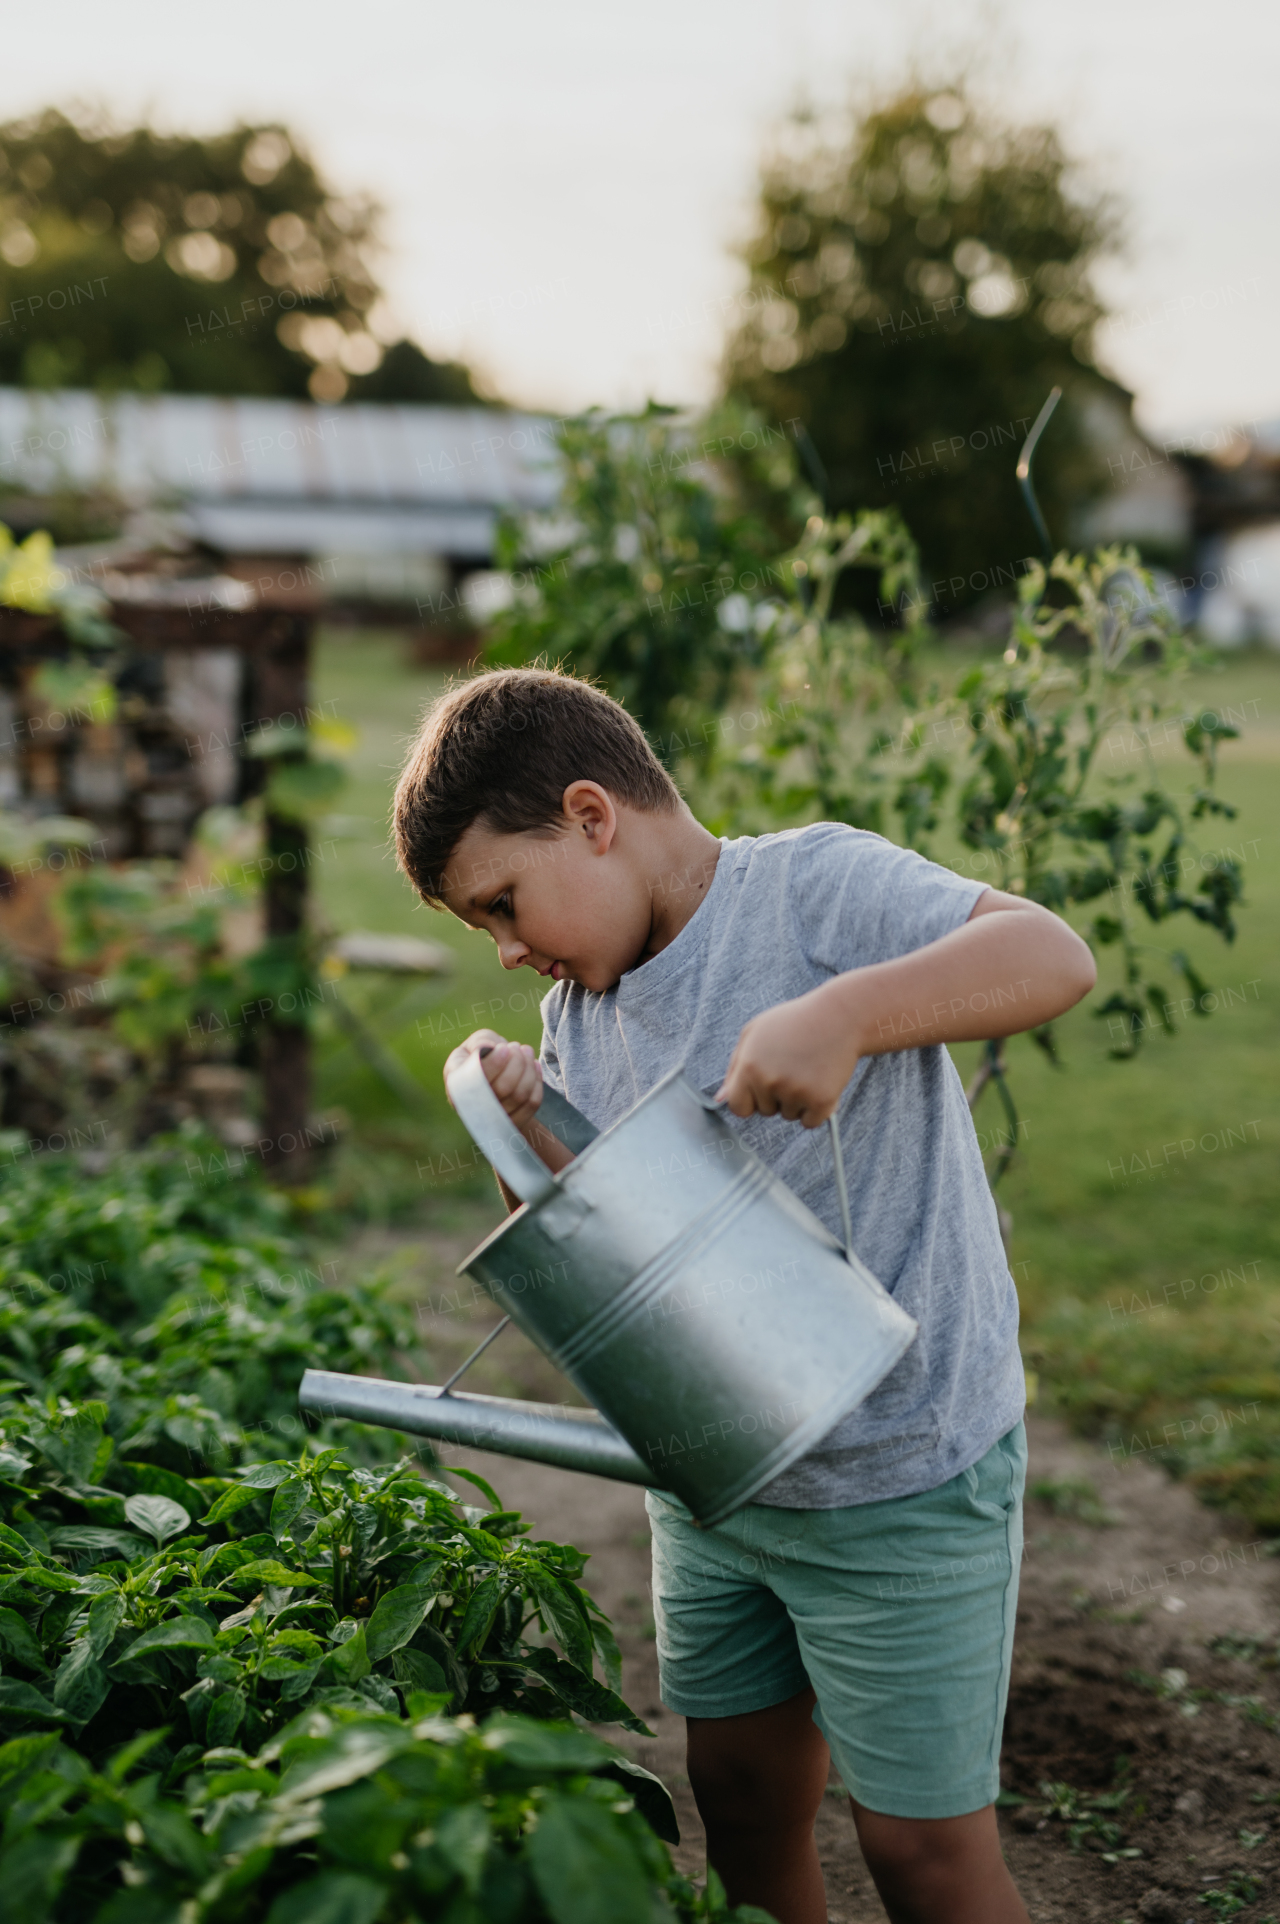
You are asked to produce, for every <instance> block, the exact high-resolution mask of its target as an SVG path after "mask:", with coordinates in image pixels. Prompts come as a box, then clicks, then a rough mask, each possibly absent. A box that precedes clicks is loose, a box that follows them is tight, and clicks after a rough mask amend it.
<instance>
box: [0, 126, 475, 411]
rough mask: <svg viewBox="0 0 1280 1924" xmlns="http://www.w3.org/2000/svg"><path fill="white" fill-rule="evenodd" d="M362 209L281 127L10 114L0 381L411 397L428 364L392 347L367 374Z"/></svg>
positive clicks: (368, 292) (4, 155)
mask: <svg viewBox="0 0 1280 1924" xmlns="http://www.w3.org/2000/svg"><path fill="white" fill-rule="evenodd" d="M378 218H379V209H378V208H377V207H376V206H375V205H374V204H373V203H372V202H371V201H369V200H367V199H364V198H361V197H358V196H357V197H350V196H343V195H340V194H338V193H336V192H335V191H334V190H333V189H332V188H330V187H329V186H328V185H327V183H326V182H325V181H324V179H323V178H322V176H321V175H320V174H319V172H318V171H317V169H316V167H315V165H314V163H313V162H312V161H311V160H310V159H309V158H308V157H307V155H306V153H305V152H304V151H303V149H302V147H301V145H300V143H299V142H298V141H297V139H296V138H295V137H294V136H293V135H291V134H290V133H289V132H288V130H287V129H286V128H284V127H282V126H278V125H257V126H237V127H235V128H233V129H232V130H231V131H230V132H229V133H224V134H218V135H215V136H212V137H211V138H209V139H198V138H196V137H195V136H193V135H187V134H181V135H162V134H157V133H155V132H154V131H153V130H152V129H151V128H148V127H136V128H132V129H130V130H128V131H125V132H119V131H114V130H112V129H109V128H106V127H102V126H91V125H88V124H85V125H81V124H78V123H76V122H75V121H72V120H70V119H68V118H67V117H66V115H64V114H61V113H58V112H56V111H55V110H53V109H50V110H48V111H47V112H45V113H42V114H40V115H38V116H36V117H34V118H33V119H29V120H24V121H11V122H9V123H8V124H7V125H5V126H2V127H0V381H4V382H10V383H21V384H24V385H27V386H35V387H69V386H81V385H83V386H89V387H95V388H98V389H103V390H108V391H109V390H113V389H128V388H132V389H141V390H143V391H147V390H153V391H154V390H163V389H171V390H176V391H178V392H181V393H188V394H190V393H205V394H282V395H291V394H292V395H299V396H302V395H306V394H308V393H310V394H311V395H312V396H313V397H314V398H315V399H317V400H322V401H340V400H341V399H342V398H343V396H344V395H345V394H346V392H347V390H348V386H349V384H350V382H351V381H352V380H353V379H354V380H356V381H360V380H361V379H362V378H363V379H364V380H366V381H367V380H369V379H371V378H373V377H375V371H376V373H377V374H381V375H382V379H381V382H380V385H379V386H378V387H377V388H376V389H375V390H374V398H377V399H380V400H401V399H419V398H423V395H422V390H423V387H424V381H425V378H426V376H425V371H426V370H431V369H432V368H433V364H432V363H430V362H429V361H427V359H426V357H425V356H424V355H422V354H421V352H420V350H418V349H417V348H415V347H413V346H412V344H411V343H409V342H401V343H400V344H399V345H398V346H397V347H396V348H393V350H392V353H391V356H390V357H388V358H389V360H390V362H391V366H390V368H389V369H388V370H387V371H385V372H384V370H383V367H382V365H381V364H382V362H383V348H382V345H381V344H380V342H379V341H378V339H377V338H375V335H374V333H373V332H372V331H371V328H370V316H371V313H372V311H373V310H374V308H375V306H376V303H377V301H378V299H379V288H378V284H377V279H376V276H375V274H374V271H373V268H372V266H371V265H370V262H371V258H372V257H373V256H374V255H375V254H376V252H377V248H378ZM434 371H435V372H436V373H437V374H439V375H440V377H441V379H442V380H443V382H444V384H445V386H446V388H448V387H449V385H450V383H452V387H453V390H454V391H456V390H457V388H458V381H459V377H461V379H462V380H463V381H464V382H465V381H466V375H465V370H457V369H440V370H434ZM397 383H399V385H398V386H397ZM467 386H468V389H469V382H468V383H467ZM431 398H435V397H434V396H433V397H431ZM441 398H444V397H443V396H442V397H441ZM449 398H452V393H450V395H449Z"/></svg>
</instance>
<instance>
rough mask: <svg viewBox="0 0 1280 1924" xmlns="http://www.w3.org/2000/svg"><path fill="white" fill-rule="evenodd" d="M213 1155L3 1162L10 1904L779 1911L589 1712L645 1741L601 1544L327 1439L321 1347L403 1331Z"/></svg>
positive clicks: (388, 1918)
mask: <svg viewBox="0 0 1280 1924" xmlns="http://www.w3.org/2000/svg"><path fill="white" fill-rule="evenodd" d="M209 1153H210V1145H209V1144H208V1142H207V1141H206V1140H205V1139H202V1138H200V1137H199V1136H197V1135H196V1134H194V1133H192V1134H191V1135H190V1136H189V1137H187V1138H184V1139H182V1140H181V1141H179V1142H177V1143H164V1142H160V1141H157V1142H155V1143H153V1144H152V1145H150V1146H149V1147H148V1149H147V1150H145V1151H143V1152H139V1153H137V1154H135V1155H132V1156H128V1157H123V1158H120V1159H118V1161H117V1162H116V1163H115V1164H114V1165H113V1166H112V1167H111V1168H109V1169H108V1170H106V1171H104V1172H103V1173H102V1174H101V1175H99V1176H96V1177H94V1176H89V1175H88V1174H87V1173H86V1172H85V1171H84V1170H83V1168H81V1167H80V1166H79V1165H78V1164H77V1163H75V1162H74V1161H72V1160H71V1159H68V1158H61V1159H59V1158H55V1157H47V1158H42V1159H40V1160H39V1161H34V1160H33V1161H32V1162H30V1163H27V1164H25V1165H19V1166H16V1167H14V1168H13V1169H12V1170H11V1171H10V1173H9V1174H8V1176H7V1178H6V1180H5V1182H4V1185H3V1191H2V1193H3V1198H4V1200H3V1202H0V1237H2V1238H3V1240H2V1241H0V1265H2V1267H0V1277H2V1286H0V1739H3V1740H6V1741H2V1742H0V1817H2V1819H3V1833H2V1835H0V1921H3V1920H7V1919H10V1918H12V1919H14V1920H15V1924H16V1921H17V1920H18V1919H21V1920H22V1924H41V1920H45V1919H49V1920H53V1921H54V1924H73V1921H74V1924H79V1920H80V1919H81V1918H82V1917H85V1916H89V1917H92V1918H95V1919H96V1918H99V1917H100V1918H102V1919H103V1920H104V1924H135V1920H136V1924H159V1920H161V1919H167V1918H171V1917H174V1916H177V1915H179V1914H180V1915H181V1917H182V1918H183V1919H184V1920H187V1919H190V1920H196V1919H200V1920H204V1919H207V1920H209V1924H303V1921H304V1920H317V1919H320V1918H330V1919H338V1918H341V1919H344V1920H350V1919H365V1920H367V1921H368V1924H373V1921H374V1920H383V1924H400V1920H402V1919H403V1918H404V1917H406V1916H410V1915H411V1916H415V1917H424V1918H440V1919H441V1920H446V1919H447V1920H448V1924H466V1921H467V1920H475V1924H480V1921H481V1920H486V1921H489V1924H508V1921H512V1924H514V1921H516V1920H523V1919H528V1920H529V1921H530V1924H542V1920H552V1921H553V1924H586V1920H587V1919H588V1918H595V1917H598V1916H599V1915H600V1914H601V1913H600V1908H599V1907H600V1905H601V1903H602V1902H604V1903H605V1904H606V1905H607V1914H608V1915H609V1916H610V1918H614V1917H619V1918H623V1919H626V1918H631V1917H634V1918H636V1919H637V1920H638V1919H641V1918H643V1919H645V1920H654V1919H657V1918H661V1917H668V1918H678V1919H689V1920H692V1919H695V1918H714V1919H721V1918H724V1919H728V1918H730V1917H733V1918H736V1919H737V1920H739V1924H750V1920H752V1919H757V1920H760V1919H763V1917H764V1914H763V1913H761V1912H751V1911H749V1910H741V1911H738V1912H730V1911H729V1910H728V1907H727V1905H726V1904H725V1901H724V1894H723V1891H722V1890H721V1889H720V1887H719V1885H718V1883H717V1882H716V1880H715V1879H714V1878H709V1879H708V1884H707V1887H706V1888H705V1889H704V1890H703V1891H701V1892H698V1891H695V1890H694V1888H693V1887H692V1885H690V1884H689V1883H688V1881H687V1880H685V1879H683V1878H681V1877H679V1876H677V1875H676V1874H675V1873H674V1872H673V1870H672V1868H671V1863H670V1859H669V1858H668V1856H667V1854H666V1851H665V1850H664V1848H663V1845H662V1843H661V1841H660V1839H663V1838H666V1839H668V1840H674V1839H675V1837H676V1835H677V1833H676V1829H675V1822H674V1815H673V1812H672V1807H671V1802H670V1798H669V1796H668V1795H667V1793H666V1791H665V1789H664V1788H663V1786H662V1785H661V1783H660V1782H659V1781H658V1780H657V1779H656V1778H654V1777H652V1776H651V1775H650V1774H649V1773H648V1772H646V1771H645V1770H643V1769H642V1768H641V1767H640V1766H638V1765H637V1764H635V1763H634V1762H632V1760H630V1759H629V1758H628V1757H627V1756H626V1755H625V1754H624V1753H623V1752H621V1751H620V1750H619V1749H618V1748H617V1747H616V1746H614V1745H611V1744H608V1743H606V1742H604V1741H602V1740H601V1739H600V1738H599V1737H597V1736H595V1735H592V1734H590V1733H588V1732H587V1731H586V1730H584V1729H582V1728H581V1727H580V1726H578V1725H577V1724H576V1723H575V1721H574V1720H575V1719H578V1718H583V1719H587V1720H589V1721H591V1722H592V1723H597V1724H598V1723H614V1724H617V1725H620V1726H621V1727H622V1728H623V1729H625V1730H630V1731H636V1732H640V1733H644V1731H645V1726H644V1725H643V1724H642V1723H641V1721H640V1720H639V1718H638V1717H637V1716H636V1715H635V1713H634V1712H633V1711H632V1710H631V1709H630V1708H629V1707H628V1705H627V1704H626V1703H625V1702H624V1701H623V1699H622V1698H621V1697H620V1696H619V1694H618V1683H619V1672H620V1664H619V1655H618V1649H617V1645H616V1642H615V1640H614V1637H613V1633H612V1631H611V1629H610V1627H609V1624H608V1620H607V1619H606V1617H605V1616H604V1614H603V1612H602V1611H601V1610H600V1609H599V1607H598V1606H597V1605H596V1603H595V1602H594V1600H593V1599H592V1598H591V1596H590V1595H589V1593H588V1592H587V1591H586V1590H585V1589H584V1588H583V1587H582V1585H581V1583H580V1581H579V1579H580V1578H581V1576H582V1574H583V1569H584V1565H585V1562H586V1558H585V1557H584V1556H583V1554H582V1552H581V1551H579V1550H577V1549H575V1548H573V1546H571V1545H566V1544H556V1543H549V1542H533V1541H531V1540H530V1538H529V1533H528V1530H527V1528H526V1526H525V1525H524V1523H523V1522H522V1520H521V1518H520V1516H519V1515H518V1513H516V1512H514V1511H510V1510H507V1509H504V1508H503V1506H502V1503H501V1500H500V1499H499V1497H498V1495H497V1493H496V1492H495V1491H494V1490H493V1489H492V1488H491V1487H490V1486H489V1485H488V1484H487V1483H486V1482H485V1481H484V1479H483V1478H481V1477H478V1476H475V1475H474V1474H470V1473H467V1472H460V1474H462V1475H464V1476H469V1480H470V1482H471V1483H472V1484H473V1485H475V1486H476V1488H477V1491H478V1494H479V1497H480V1499H481V1500H480V1501H479V1502H476V1503H470V1504H469V1503H465V1502H463V1501H461V1500H460V1499H459V1497H458V1496H457V1494H456V1492H455V1491H454V1490H452V1489H450V1488H448V1487H447V1486H446V1485H444V1484H442V1483H440V1482H439V1481H438V1480H436V1478H435V1477H434V1476H433V1475H432V1473H431V1472H432V1465H431V1463H430V1461H429V1460H428V1461H426V1462H423V1461H414V1460H413V1459H410V1458H405V1457H398V1456H396V1455H395V1454H394V1452H395V1450H396V1448H397V1444H398V1441H399V1440H398V1439H396V1438H394V1437H391V1436H389V1435H388V1434H387V1433H386V1432H385V1431H372V1432H368V1433H367V1434H366V1435H364V1436H362V1434H361V1432H360V1431H359V1430H358V1428H356V1426H353V1425H344V1426H343V1439H344V1442H350V1443H351V1444H352V1445H353V1446H354V1449H355V1450H356V1451H360V1450H363V1453H364V1455H365V1459H366V1460H365V1461H364V1462H363V1463H361V1462H353V1461H352V1460H350V1459H351V1453H352V1452H351V1450H348V1451H344V1450H342V1449H339V1448H337V1447H334V1446H333V1444H332V1443H331V1441H330V1440H329V1438H328V1437H327V1436H326V1435H325V1434H324V1433H323V1430H322V1432H321V1433H320V1434H312V1435H305V1434H304V1433H303V1432H302V1430H301V1426H300V1425H299V1423H298V1419H297V1418H296V1415H294V1414H293V1412H294V1409H295V1407H296V1394H297V1384H298V1379H299V1377H300V1375H301V1372H302V1369H303V1368H304V1367H305V1366H306V1365H308V1364H315V1365H319V1366H320V1367H329V1368H336V1369H359V1368H370V1367H371V1368H374V1369H377V1368H378V1367H384V1368H385V1367H388V1366H389V1365H390V1364H391V1359H392V1356H393V1354H398V1355H403V1353H404V1351H405V1350H406V1349H407V1348H408V1347H409V1345H410V1340H411V1339H410V1335H409V1331H408V1329H407V1327H406V1325H405V1321H404V1318H403V1317H402V1316H400V1315H399V1313H398V1312H397V1311H396V1310H395V1309H394V1307H393V1306H392V1305H391V1304H390V1303H388V1302H387V1300H386V1295H385V1289H384V1288H383V1287H381V1286H380V1285H378V1284H376V1283H375V1284H372V1285H366V1286H364V1287H354V1286H353V1287H352V1288H350V1289H347V1290H338V1289H336V1288H333V1287H325V1286H324V1285H323V1280H322V1275H321V1273H320V1272H316V1271H311V1270H310V1269H309V1268H308V1267H307V1264H306V1260H305V1259H306V1257H307V1253H308V1252H307V1251H306V1250H305V1249H304V1248H303V1247H302V1246H301V1245H300V1244H299V1243H298V1241H297V1239H296V1237H295V1236H294V1234H293V1232H292V1230H291V1219H290V1212H289V1209H288V1205H287V1204H286V1202H285V1201H284V1199H283V1198H282V1197H281V1196H280V1195H279V1194H277V1193H274V1192H272V1191H270V1190H269V1189H268V1188H267V1187H266V1185H265V1183H264V1182H263V1181H262V1179H261V1178H260V1177H258V1176H255V1174H254V1173H253V1171H252V1170H251V1169H244V1170H242V1171H241V1172H240V1173H239V1174H238V1176H237V1179H236V1181H235V1183H234V1184H229V1183H210V1182H209V1181H208V1180H207V1177H206V1175H205V1165H206V1163H207V1160H208V1157H209ZM286 1421H287V1423H288V1425H289V1426H290V1427H291V1428H292V1430H293V1432H294V1433H295V1434H296V1435H297V1437H298V1447H297V1452H296V1454H294V1455H291V1456H282V1455H280V1453H279V1448H278V1445H276V1444H275V1439H276V1437H277V1436H279V1435H280V1434H281V1431H282V1429H283V1428H284V1427H285V1424H286ZM273 1445H275V1447H274V1448H273V1447H272V1446H273ZM388 1453H391V1460H388Z"/></svg>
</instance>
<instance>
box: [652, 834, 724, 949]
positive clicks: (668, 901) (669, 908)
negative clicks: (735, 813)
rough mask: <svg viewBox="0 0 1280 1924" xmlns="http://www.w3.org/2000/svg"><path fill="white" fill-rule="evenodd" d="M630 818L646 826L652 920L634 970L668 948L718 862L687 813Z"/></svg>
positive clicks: (713, 846)
mask: <svg viewBox="0 0 1280 1924" xmlns="http://www.w3.org/2000/svg"><path fill="white" fill-rule="evenodd" d="M636 819H644V820H645V821H646V825H651V832H650V834H649V835H647V836H645V837H644V841H645V843H646V844H647V846H646V847H645V848H644V856H645V862H646V868H647V871H648V873H647V880H648V885H649V899H650V902H651V904H652V917H651V920H650V923H649V937H648V940H647V941H646V943H645V945H644V948H643V950H642V951H641V953H640V954H639V955H638V956H637V958H636V964H635V966H636V967H638V966H639V965H640V963H642V962H646V961H648V959H649V957H650V956H651V955H657V954H659V953H660V952H661V950H663V949H665V948H668V947H669V946H670V944H671V943H672V942H674V941H675V939H676V937H677V936H678V935H679V933H680V931H681V929H682V928H684V926H685V924H686V923H687V922H689V921H690V920H691V919H692V918H693V916H695V915H696V914H697V912H698V909H699V908H700V907H701V905H702V903H703V902H705V901H706V899H707V892H708V890H709V889H710V887H711V881H712V877H713V876H714V875H715V872H716V863H717V862H718V861H719V859H720V841H719V837H718V836H715V835H713V834H712V833H711V832H710V830H709V829H705V828H703V826H702V824H701V822H696V821H695V820H694V819H693V816H692V815H689V814H687V813H683V812H682V813H681V814H680V815H678V816H674V817H672V816H653V815H650V816H647V817H643V818H636Z"/></svg>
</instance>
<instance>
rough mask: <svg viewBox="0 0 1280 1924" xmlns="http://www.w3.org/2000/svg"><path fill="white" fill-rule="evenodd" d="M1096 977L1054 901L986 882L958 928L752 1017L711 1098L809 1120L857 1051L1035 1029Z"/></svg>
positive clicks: (828, 1108)
mask: <svg viewBox="0 0 1280 1924" xmlns="http://www.w3.org/2000/svg"><path fill="white" fill-rule="evenodd" d="M1096 980H1097V970H1096V968H1095V966H1094V960H1093V956H1092V954H1091V952H1090V950H1089V946H1088V944H1087V943H1086V942H1084V941H1082V940H1081V938H1080V937H1079V936H1078V935H1077V934H1076V933H1075V931H1074V930H1073V929H1070V928H1068V927H1067V924H1066V923H1065V922H1064V921H1062V920H1061V918H1060V917H1058V916H1056V915H1054V914H1053V912H1052V910H1050V909H1045V908H1041V907H1040V905H1039V904H1038V903H1036V902H1026V901H1024V900H1023V899H1022V897H1021V896H1017V895H1006V894H1005V893H1004V892H1003V891H1002V890H1000V889H988V890H987V892H986V894H985V895H982V896H980V897H979V899H978V901H977V903H976V904H975V906H974V909H973V913H972V914H971V915H970V917H969V920H968V921H967V922H966V923H965V924H964V927H963V928H959V929H953V930H952V931H951V933H950V935H944V936H943V937H942V938H941V939H940V940H939V941H937V942H930V943H929V944H928V945H927V946H926V947H925V948H923V949H916V950H915V951H914V952H913V953H912V954H910V955H903V956H899V957H898V958H897V959H896V960H895V961H893V962H877V963H873V964H872V965H871V966H870V967H869V968H864V969H850V970H849V972H848V973H847V974H845V975H836V976H833V977H832V978H831V980H830V981H829V982H824V983H823V984H822V985H821V987H820V988H817V989H811V990H810V991H809V993H808V994H807V995H802V996H797V997H796V999H795V1001H794V1002H782V1003H779V1005H778V1007H777V1008H775V1009H766V1010H765V1012H764V1013H763V1015H758V1016H755V1017H754V1018H753V1019H752V1020H751V1021H750V1022H748V1023H747V1025H746V1027H745V1028H744V1029H743V1031H742V1034H741V1035H740V1036H739V1037H738V1041H737V1046H736V1047H735V1049H734V1052H733V1056H732V1059H731V1060H730V1063H729V1069H728V1073H727V1074H726V1076H725V1079H724V1086H723V1087H722V1089H721V1090H720V1097H721V1098H722V1099H723V1100H724V1101H726V1102H727V1103H728V1105H729V1108H730V1109H731V1110H732V1111H733V1113H734V1115H735V1116H750V1115H762V1116H776V1115H782V1116H786V1117H787V1118H788V1120H790V1121H793V1122H796V1121H798V1122H802V1123H803V1124H804V1125H805V1127H806V1128H807V1129H816V1128H817V1126H818V1124H819V1123H821V1122H825V1121H826V1120H827V1117H828V1116H830V1115H831V1114H832V1112H833V1111H834V1109H835V1107H836V1104H837V1103H838V1102H839V1100H840V1097H841V1095H842V1093H843V1092H844V1089H845V1086H846V1084H847V1083H848V1081H849V1078H850V1076H852V1074H853V1072H854V1070H855V1069H856V1068H857V1066H858V1063H859V1061H860V1060H861V1059H862V1057H863V1056H880V1055H888V1054H890V1053H891V1052H892V1051H894V1050H895V1049H919V1048H922V1047H926V1046H928V1045H929V1044H932V1043H937V1042H985V1041H988V1040H989V1039H991V1038H992V1037H995V1036H1006V1035H1017V1034H1019V1033H1020V1032H1021V1031H1022V1030H1023V1029H1036V1028H1039V1026H1040V1025H1041V1023H1043V1022H1051V1021H1052V1020H1053V1018H1054V1017H1055V1016H1059V1015H1062V1014H1064V1013H1065V1012H1066V1010H1068V1009H1070V1008H1073V1007H1074V1006H1075V1004H1076V1003H1077V1002H1078V1001H1079V1000H1080V998H1081V996H1083V995H1087V994H1088V993H1089V990H1090V989H1091V988H1092V987H1093V985H1094V983H1095V981H1096Z"/></svg>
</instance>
